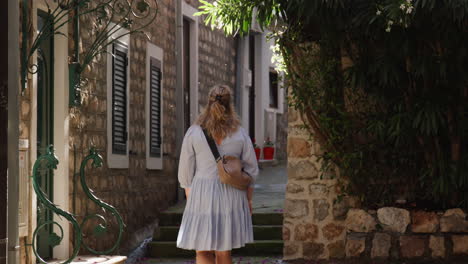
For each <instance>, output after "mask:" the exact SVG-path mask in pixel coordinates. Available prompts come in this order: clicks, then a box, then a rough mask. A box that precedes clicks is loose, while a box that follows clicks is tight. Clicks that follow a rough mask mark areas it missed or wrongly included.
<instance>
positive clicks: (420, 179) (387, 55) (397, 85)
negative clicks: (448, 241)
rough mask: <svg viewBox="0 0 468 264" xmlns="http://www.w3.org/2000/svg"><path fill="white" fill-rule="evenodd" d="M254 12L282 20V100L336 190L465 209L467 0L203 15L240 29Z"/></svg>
mask: <svg viewBox="0 0 468 264" xmlns="http://www.w3.org/2000/svg"><path fill="white" fill-rule="evenodd" d="M220 2H223V3H230V4H232V6H231V7H235V9H236V10H235V12H231V11H230V9H228V8H225V7H224V6H223V5H220V4H219V3H220ZM205 6H207V4H205ZM254 9H255V10H257V11H258V12H259V13H261V14H263V15H262V17H257V20H258V21H259V24H260V25H262V26H263V27H265V26H268V25H269V24H270V23H271V21H273V20H274V19H273V18H272V17H271V16H274V15H275V14H277V15H280V18H281V19H282V23H284V24H285V25H287V30H286V31H285V32H283V33H282V34H280V35H279V39H278V43H279V45H280V49H281V51H282V54H283V56H284V61H285V63H286V65H287V72H288V79H289V83H290V86H291V88H292V89H291V94H292V99H293V100H292V101H291V105H292V106H293V107H295V108H296V109H298V110H299V111H301V112H302V113H303V114H304V117H305V118H306V121H307V122H306V123H307V127H308V128H309V130H310V131H311V135H312V136H313V137H314V139H316V140H318V141H319V142H320V144H321V146H322V147H323V148H324V150H325V151H324V153H323V154H322V155H321V156H320V157H319V158H320V159H321V160H322V164H323V166H324V167H323V170H324V171H327V170H329V169H330V168H332V167H333V166H334V165H336V166H337V167H338V168H339V170H340V174H341V175H345V176H346V178H347V179H348V183H349V185H347V186H346V187H345V188H344V191H345V193H348V194H351V195H356V196H358V197H360V198H361V201H362V202H363V203H364V204H365V205H367V206H371V207H372V206H384V205H391V204H394V202H395V200H397V199H405V200H407V201H409V202H417V203H419V202H421V201H430V203H431V204H430V206H437V207H439V208H441V207H444V208H446V207H452V206H464V207H468V133H467V132H468V118H467V117H468V104H467V103H468V100H467V99H468V74H466V73H467V72H468V45H467V44H468V31H467V30H466V26H467V25H468V1H466V0H453V1H437V0H404V1H402V0H375V1H368V0H356V1H342V0H317V1H309V0H296V1H286V0H276V1H248V0H237V1H235V0H229V1H228V0H223V1H218V5H217V6H216V5H214V4H213V5H212V6H211V9H204V10H205V13H204V14H206V15H207V17H208V18H209V19H210V20H207V22H208V23H213V21H216V23H217V24H218V25H221V26H222V25H227V26H226V27H223V28H224V29H225V32H226V33H228V34H229V33H234V32H237V31H239V32H244V33H245V32H248V29H249V26H250V25H251V24H250V23H251V20H252V19H251V18H252V12H253V10H254ZM265 14H270V15H271V16H269V15H265ZM264 17H266V18H267V19H264ZM249 21H250V22H249ZM244 23H245V24H244ZM239 25H241V26H239ZM226 28H228V30H226ZM417 205H418V206H425V205H426V204H425V203H419V204H417Z"/></svg>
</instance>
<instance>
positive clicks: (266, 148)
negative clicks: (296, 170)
mask: <svg viewBox="0 0 468 264" xmlns="http://www.w3.org/2000/svg"><path fill="white" fill-rule="evenodd" d="M274 154H275V147H274V144H273V142H272V141H271V140H270V138H269V137H268V138H267V140H266V141H265V144H264V145H263V158H264V159H266V160H272V159H273V156H274Z"/></svg>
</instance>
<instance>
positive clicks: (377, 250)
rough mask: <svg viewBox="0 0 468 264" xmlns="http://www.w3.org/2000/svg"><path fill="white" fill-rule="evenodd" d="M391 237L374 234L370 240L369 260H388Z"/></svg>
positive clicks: (383, 234)
mask: <svg viewBox="0 0 468 264" xmlns="http://www.w3.org/2000/svg"><path fill="white" fill-rule="evenodd" d="M391 245H392V237H391V236H390V235H389V234H385V233H376V234H375V235H374V239H372V250H371V258H388V256H389V254H390V247H391Z"/></svg>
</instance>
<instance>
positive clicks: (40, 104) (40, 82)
mask: <svg viewBox="0 0 468 264" xmlns="http://www.w3.org/2000/svg"><path fill="white" fill-rule="evenodd" d="M47 25H50V19H48V15H47V14H46V13H43V12H38V16H37V26H38V27H37V28H38V29H46V28H48V26H47ZM51 30H52V29H51V28H49V29H48V30H47V31H49V32H50V31H51ZM53 63H54V39H53V36H51V37H50V38H49V39H48V40H47V41H43V43H41V46H40V47H39V48H38V52H37V155H38V156H39V155H42V154H44V153H45V151H46V148H47V146H49V145H50V144H53V127H54V124H53V120H54V119H53V113H54V97H53V91H54V84H53V80H54V78H53V77H54V76H53V72H54V68H53ZM39 181H40V184H41V188H42V190H43V191H44V193H46V194H47V196H48V198H49V200H51V201H53V198H54V197H53V190H54V188H53V183H54V181H53V171H52V170H49V169H42V168H41V170H40V171H39ZM51 220H52V212H51V211H50V210H46V209H44V207H43V206H41V204H40V203H39V202H38V207H37V226H40V225H41V224H43V223H45V222H48V221H51ZM52 228H53V226H52V225H50V224H49V225H46V226H44V228H43V229H40V230H39V234H38V239H37V245H36V246H37V249H38V253H39V255H40V256H41V257H42V258H43V259H50V258H52V247H51V246H50V243H49V234H51V233H52Z"/></svg>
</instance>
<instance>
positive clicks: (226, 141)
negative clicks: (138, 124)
mask: <svg viewBox="0 0 468 264" xmlns="http://www.w3.org/2000/svg"><path fill="white" fill-rule="evenodd" d="M208 96H209V99H208V105H207V107H206V108H205V109H204V111H203V113H202V114H201V115H200V116H199V118H198V120H197V121H196V122H195V124H194V125H192V126H191V127H190V128H189V129H188V130H187V133H186V134H185V137H184V140H183V143H182V149H181V153H180V163H179V175H178V177H179V182H180V185H181V187H182V188H184V189H185V194H186V196H187V205H186V207H185V211H184V215H183V217H182V224H181V226H180V230H179V235H178V237H177V247H179V248H183V249H189V250H196V256H197V257H196V260H197V264H211V263H217V264H231V263H232V258H231V250H232V249H233V248H240V247H244V246H245V244H246V243H252V242H253V230H252V216H251V214H252V193H253V182H254V181H255V178H256V177H257V175H258V164H257V159H256V157H255V151H254V149H253V145H252V141H251V140H250V138H249V136H248V135H247V133H246V131H245V130H244V129H243V128H242V127H241V126H240V121H239V117H238V116H237V114H236V112H235V111H234V106H233V103H232V92H231V89H230V88H229V87H227V86H224V85H218V86H215V87H213V88H212V89H211V90H210V92H209V94H208ZM209 139H214V142H215V143H214V142H212V141H211V140H209ZM208 142H212V147H211V148H210V145H209V143H208ZM213 148H217V150H218V152H219V154H220V156H221V157H223V156H224V155H226V156H234V157H237V158H239V159H240V161H241V163H242V165H243V171H244V172H245V173H247V174H248V175H250V177H251V179H249V177H248V176H246V177H247V179H248V180H251V181H250V185H249V186H248V188H247V185H246V186H245V189H242V188H236V187H234V185H231V184H225V183H222V182H221V181H220V173H219V170H218V167H219V166H220V164H222V163H217V161H216V160H215V154H214V153H215V151H213ZM244 175H245V174H244Z"/></svg>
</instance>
